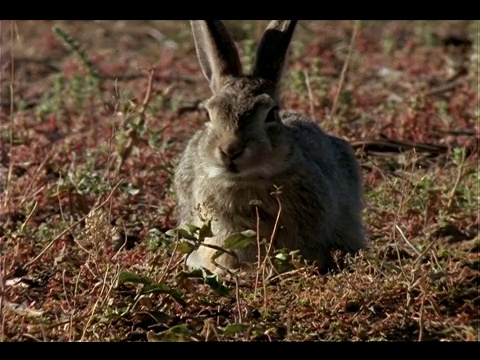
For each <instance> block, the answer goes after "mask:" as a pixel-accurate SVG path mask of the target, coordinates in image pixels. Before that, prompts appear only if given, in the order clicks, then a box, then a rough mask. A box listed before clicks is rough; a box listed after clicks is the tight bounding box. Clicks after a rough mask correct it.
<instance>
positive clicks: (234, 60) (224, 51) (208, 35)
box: [190, 20, 242, 93]
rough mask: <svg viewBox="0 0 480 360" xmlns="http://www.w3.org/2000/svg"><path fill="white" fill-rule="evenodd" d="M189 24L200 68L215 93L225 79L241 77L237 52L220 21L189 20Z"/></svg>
mask: <svg viewBox="0 0 480 360" xmlns="http://www.w3.org/2000/svg"><path fill="white" fill-rule="evenodd" d="M190 24H191V26H192V32H193V38H194V40H195V48H196V50H197V56H198V59H199V61H200V66H201V68H202V71H203V74H204V75H205V77H206V78H207V80H208V81H209V82H210V88H211V89H212V91H213V92H214V93H215V92H216V91H217V90H218V89H219V88H220V87H221V86H222V82H223V80H224V79H225V78H226V77H230V76H239V75H241V72H242V66H241V63H240V57H239V56H238V50H237V48H236V46H235V44H234V42H233V40H232V38H231V36H230V34H229V33H228V31H227V28H226V27H225V25H224V24H223V23H222V22H221V21H220V20H191V21H190Z"/></svg>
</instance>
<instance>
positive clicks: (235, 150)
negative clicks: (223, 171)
mask: <svg viewBox="0 0 480 360" xmlns="http://www.w3.org/2000/svg"><path fill="white" fill-rule="evenodd" d="M219 150H220V154H221V156H222V159H223V160H224V161H225V160H227V161H229V162H233V161H234V160H235V159H237V158H239V157H240V155H242V154H243V152H244V151H245V148H244V147H243V146H242V145H228V146H226V147H223V148H222V147H220V148H219Z"/></svg>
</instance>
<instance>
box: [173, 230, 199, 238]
mask: <svg viewBox="0 0 480 360" xmlns="http://www.w3.org/2000/svg"><path fill="white" fill-rule="evenodd" d="M177 236H178V238H179V239H187V240H195V236H193V235H192V233H190V232H188V231H187V230H185V229H177Z"/></svg>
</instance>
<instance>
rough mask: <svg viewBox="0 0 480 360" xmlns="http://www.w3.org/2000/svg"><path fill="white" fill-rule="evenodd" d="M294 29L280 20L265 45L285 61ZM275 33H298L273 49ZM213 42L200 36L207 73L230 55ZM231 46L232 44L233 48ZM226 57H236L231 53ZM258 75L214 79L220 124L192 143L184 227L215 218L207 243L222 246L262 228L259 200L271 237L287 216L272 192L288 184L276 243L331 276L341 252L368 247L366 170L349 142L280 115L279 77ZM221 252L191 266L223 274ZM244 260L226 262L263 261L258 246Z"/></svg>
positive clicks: (194, 256)
mask: <svg viewBox="0 0 480 360" xmlns="http://www.w3.org/2000/svg"><path fill="white" fill-rule="evenodd" d="M194 24H196V25H192V28H194V29H195V28H196V29H197V30H198V31H204V32H208V31H209V30H208V29H209V28H208V26H205V24H203V25H202V22H201V21H195V22H194ZM217 25H218V23H217ZM294 25H295V24H294V23H293V25H292V23H291V22H285V24H283V25H282V23H281V22H279V21H275V22H272V23H271V25H269V27H268V28H267V31H266V32H265V34H266V35H265V36H264V37H263V39H262V41H261V44H262V45H261V46H262V47H263V48H265V49H267V48H268V49H270V51H272V49H276V50H275V51H279V52H280V53H278V54H277V55H278V58H279V59H281V60H279V61H280V62H281V63H282V64H283V61H284V60H283V59H284V58H285V56H286V52H287V48H288V42H289V41H290V38H291V36H292V33H293V27H294ZM272 27H273V28H275V29H280V30H279V31H287V32H289V33H288V34H285V37H286V38H284V39H283V40H281V36H280V37H278V36H277V37H275V38H273V39H272V41H282V44H281V46H274V45H275V44H273V45H272V46H270V47H269V46H268V44H266V42H267V40H268V39H269V35H268V31H269V30H268V29H271V28H272ZM218 28H221V29H224V27H223V28H222V27H221V26H220V27H217V29H218ZM225 31H226V30H225ZM206 35H207V34H202V35H199V34H198V33H197V34H196V35H195V36H196V37H197V38H198V37H199V36H201V37H202V39H204V41H202V42H198V41H197V42H196V46H197V47H199V46H200V47H202V49H198V48H197V54H204V55H203V58H204V59H210V60H208V61H209V62H210V63H209V64H208V65H205V64H204V65H202V67H204V66H206V67H207V68H208V69H212V68H215V66H216V65H215V64H219V63H222V62H221V61H218V59H217V60H215V57H216V56H218V53H222V51H223V49H222V43H221V42H219V43H215V44H209V43H208V41H212V42H215V40H214V39H215V36H206ZM222 36H223V38H225V36H226V33H223V34H222ZM205 39H206V40H205ZM285 42H286V44H285ZM223 43H227V47H228V46H229V45H228V41H227V42H225V41H224V42H223ZM212 49H215V50H214V51H213V50H212ZM224 50H225V51H227V52H229V54H230V55H229V56H230V57H231V55H232V51H231V48H230V49H224ZM259 52H261V51H259ZM216 54H217V55H216ZM257 56H258V52H257ZM225 58H226V57H224V59H225ZM263 58H264V59H265V60H262V58H261V57H258V58H257V60H256V61H257V62H256V64H257V65H256V66H257V68H259V69H268V66H267V65H268V64H262V63H261V62H262V61H267V60H268V61H270V60H271V58H272V57H271V56H265V57H263ZM231 61H234V62H235V61H236V60H235V59H233V60H231ZM223 68H224V69H228V68H231V69H237V68H238V67H237V65H235V64H234V65H232V66H230V67H229V66H227V65H225V66H223ZM214 72H215V70H214ZM254 72H255V70H254ZM267 73H270V74H271V72H267ZM204 74H205V71H204ZM255 75H256V76H253V75H233V74H231V73H228V71H227V72H217V77H216V78H215V80H214V81H215V84H219V86H211V87H212V91H213V96H212V97H211V98H210V99H209V100H208V101H207V102H206V109H207V111H208V113H209V117H210V121H209V122H208V123H206V124H205V126H204V127H203V128H202V129H200V130H198V131H197V133H196V134H195V135H194V136H193V138H192V139H191V140H190V141H189V143H188V145H187V147H186V149H185V151H184V152H183V154H182V157H181V159H180V163H179V165H178V167H177V169H176V172H175V176H174V187H175V191H176V195H177V199H178V209H177V210H178V217H179V220H180V226H183V225H185V224H187V223H194V224H197V225H200V224H201V222H200V215H206V216H207V217H212V218H213V220H214V221H213V223H212V229H213V231H214V236H213V237H212V238H208V239H206V242H207V243H209V244H214V245H217V246H222V244H223V241H224V240H225V238H226V237H228V236H229V235H230V234H232V233H235V232H241V231H245V230H247V229H252V230H257V216H256V212H255V208H254V207H253V206H252V205H250V201H251V200H260V201H261V202H262V206H261V208H260V219H261V221H260V229H258V230H259V231H260V236H261V237H262V238H263V237H264V238H267V239H270V236H271V233H272V230H273V228H274V224H275V220H276V217H277V214H278V203H277V200H276V198H275V197H274V196H272V195H271V194H272V192H273V191H274V190H275V186H277V187H278V186H281V189H282V190H281V194H280V201H281V204H282V212H281V217H280V228H279V229H278V232H277V234H276V237H275V242H274V246H275V247H276V248H284V247H285V248H289V249H292V250H293V249H298V250H300V253H301V254H302V256H303V257H304V258H306V259H310V260H316V261H317V262H318V264H319V266H320V267H321V268H323V269H325V268H327V267H329V266H330V265H331V254H330V251H331V250H332V249H341V250H344V251H348V252H355V251H357V250H359V249H361V248H363V247H364V246H365V240H364V233H363V226H362V221H361V211H362V189H361V179H360V172H359V167H358V163H357V161H356V159H355V156H354V153H353V150H352V148H351V146H350V145H349V143H348V142H346V141H344V140H342V139H340V138H337V137H334V136H331V135H328V134H326V133H325V132H323V131H322V130H321V128H320V127H319V126H318V125H317V124H315V123H314V122H313V121H312V120H310V119H308V118H305V117H303V116H302V115H300V114H297V113H294V112H291V111H285V110H280V111H277V110H276V109H277V107H278V106H279V104H278V100H277V91H278V81H279V80H280V79H279V76H277V77H276V78H275V79H274V81H272V79H266V78H262V77H258V76H259V75H258V72H257V73H255ZM205 76H206V77H207V79H208V80H209V81H210V82H211V81H212V77H211V76H208V75H207V74H205ZM211 85H212V83H211ZM266 119H269V120H270V121H266ZM199 211H200V213H199ZM214 253H215V250H212V249H210V248H208V247H204V246H201V247H200V248H199V249H198V250H195V251H194V252H192V253H191V254H190V255H189V256H188V259H187V264H188V265H189V266H191V267H206V268H208V269H210V270H212V271H214V272H217V273H220V272H221V270H220V269H219V268H216V267H215V266H214V265H213V264H212V263H211V257H212V255H213V254H214ZM237 255H238V258H239V260H240V263H237V261H236V260H235V258H234V257H232V256H229V255H227V254H224V255H222V256H221V257H219V258H218V259H216V261H217V262H218V263H219V264H221V265H222V266H224V267H227V268H235V267H238V266H240V265H242V264H244V263H252V262H255V261H257V259H256V257H257V247H256V246H252V247H250V248H247V249H244V250H238V251H237Z"/></svg>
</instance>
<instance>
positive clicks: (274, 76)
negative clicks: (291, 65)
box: [252, 20, 298, 85]
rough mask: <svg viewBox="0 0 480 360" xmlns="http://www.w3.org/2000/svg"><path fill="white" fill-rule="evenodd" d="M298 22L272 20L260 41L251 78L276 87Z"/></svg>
mask: <svg viewBox="0 0 480 360" xmlns="http://www.w3.org/2000/svg"><path fill="white" fill-rule="evenodd" d="M297 21H298V20H272V21H271V22H270V24H269V25H268V27H267V29H266V30H265V33H264V34H263V36H262V39H261V40H260V43H259V45H258V48H257V53H256V56H255V63H254V66H253V74H252V75H253V76H255V77H261V78H264V79H267V80H270V81H272V82H273V83H274V84H275V85H278V83H279V81H280V77H281V75H282V71H283V66H284V63H285V58H286V57H287V50H288V46H289V45H290V41H291V39H292V35H293V31H294V30H295V25H296V24H297Z"/></svg>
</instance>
